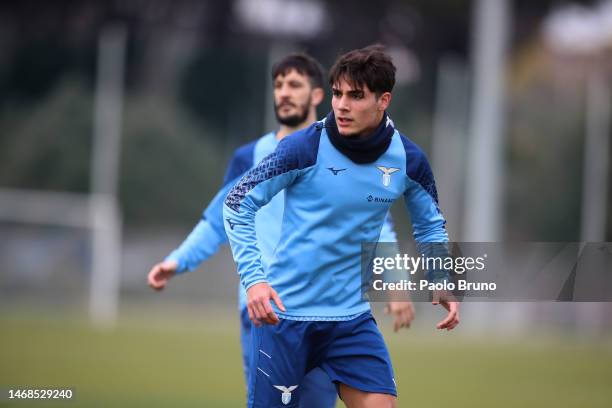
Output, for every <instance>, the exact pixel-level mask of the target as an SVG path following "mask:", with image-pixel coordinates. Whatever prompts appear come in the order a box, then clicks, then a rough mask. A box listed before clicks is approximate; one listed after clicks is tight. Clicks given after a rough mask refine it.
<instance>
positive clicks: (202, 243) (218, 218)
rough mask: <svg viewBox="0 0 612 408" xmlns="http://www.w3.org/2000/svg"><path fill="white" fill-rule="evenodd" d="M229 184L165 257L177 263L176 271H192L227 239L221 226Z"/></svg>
mask: <svg viewBox="0 0 612 408" xmlns="http://www.w3.org/2000/svg"><path fill="white" fill-rule="evenodd" d="M231 186H232V184H231V183H228V184H227V185H226V186H225V187H223V188H222V189H221V190H220V191H219V192H218V193H217V195H215V197H214V198H213V199H212V201H211V202H210V204H209V205H208V207H207V208H206V210H205V211H204V213H203V215H202V218H201V219H200V221H199V222H198V223H197V224H196V226H195V227H194V229H193V230H192V231H191V233H190V234H189V236H187V238H186V239H185V241H183V243H182V244H181V245H180V246H179V247H178V248H177V249H175V250H174V251H172V253H170V255H168V256H167V257H166V260H173V261H176V262H177V263H178V269H177V273H182V272H185V271H193V270H194V269H196V268H197V267H198V266H199V265H200V264H201V263H202V262H204V261H205V260H206V259H208V258H209V257H211V256H212V255H213V254H215V252H217V251H218V250H219V246H221V244H223V243H225V241H226V240H227V236H226V235H225V229H224V228H223V200H224V199H225V196H226V195H227V192H228V191H229V189H230V188H231Z"/></svg>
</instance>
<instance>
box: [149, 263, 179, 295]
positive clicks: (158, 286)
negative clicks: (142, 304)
mask: <svg viewBox="0 0 612 408" xmlns="http://www.w3.org/2000/svg"><path fill="white" fill-rule="evenodd" d="M177 268H178V263H177V262H176V261H163V262H160V263H158V264H157V265H155V266H154V267H153V268H151V270H150V271H149V275H148V276H147V281H148V283H149V286H150V287H152V288H153V289H155V290H162V289H163V288H165V287H166V284H167V283H168V281H169V280H170V278H171V277H173V276H174V275H176V269H177Z"/></svg>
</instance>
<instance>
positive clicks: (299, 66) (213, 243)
mask: <svg viewBox="0 0 612 408" xmlns="http://www.w3.org/2000/svg"><path fill="white" fill-rule="evenodd" d="M272 79H273V81H274V104H275V112H276V118H277V121H278V122H279V124H280V128H279V130H278V131H277V132H270V133H268V134H266V135H264V136H262V137H261V138H259V139H258V140H256V141H254V142H251V143H248V144H246V145H244V146H241V147H240V148H238V149H237V150H236V151H235V153H234V155H233V157H232V159H231V161H230V164H229V166H228V169H227V171H226V174H225V177H224V182H223V187H222V189H221V190H220V191H219V193H218V194H217V195H216V196H215V197H214V199H213V200H212V202H211V203H210V204H209V206H208V207H207V208H206V210H205V211H204V214H203V216H202V219H201V220H200V221H199V223H198V224H197V225H196V227H195V228H194V230H193V231H192V232H191V234H190V235H189V236H188V237H187V239H186V240H185V241H184V242H183V243H182V244H181V245H180V246H179V248H177V249H176V250H175V251H173V252H172V253H171V254H170V255H169V256H168V257H167V258H166V260H165V261H163V262H161V263H159V264H157V265H155V266H154V267H153V268H152V269H151V271H150V273H149V285H150V286H151V287H153V288H154V289H158V290H159V289H162V288H163V287H164V286H165V285H166V283H167V281H168V280H169V279H170V278H171V277H172V276H174V275H176V274H180V273H182V272H184V271H191V270H194V269H195V268H197V267H198V265H200V263H202V262H203V261H204V260H206V259H207V258H208V257H210V256H211V255H213V254H214V253H215V252H216V251H217V250H218V248H219V246H220V245H221V244H223V243H224V242H226V240H227V237H226V234H225V230H224V227H223V224H224V221H223V219H222V203H223V200H224V199H225V196H226V195H227V192H228V191H229V189H230V188H231V187H232V186H233V184H234V183H235V182H236V180H237V179H239V178H240V177H241V176H242V175H243V174H244V173H245V172H246V171H248V170H249V169H251V168H252V167H253V166H254V165H255V164H257V163H258V162H259V161H261V160H262V159H263V158H264V157H266V156H267V155H269V154H270V153H272V152H273V151H274V150H275V148H276V146H277V145H278V143H279V141H280V140H282V139H283V138H284V137H285V136H287V135H289V134H290V133H293V132H295V131H298V130H300V129H303V128H305V127H306V126H308V124H310V123H312V122H314V121H315V119H316V107H317V106H318V105H319V104H320V103H321V101H322V100H323V97H324V91H323V74H322V70H321V68H320V65H319V64H318V63H317V62H316V61H315V60H314V59H313V58H311V57H309V56H307V55H304V54H292V55H289V56H287V57H286V58H283V59H282V60H281V61H279V62H278V63H277V64H276V65H275V66H274V68H273V70H272ZM283 201H284V200H283V196H282V195H279V196H277V197H275V199H273V200H271V201H270V202H269V203H268V205H266V206H265V207H264V208H263V209H262V211H260V212H259V213H258V214H257V219H256V234H257V240H258V245H259V247H260V250H261V262H262V264H263V265H266V264H267V263H268V262H269V260H270V259H271V258H272V254H273V252H274V248H275V247H276V246H277V244H278V240H279V236H280V226H281V224H280V222H279V220H280V218H282V214H283V208H284V202H283ZM381 241H390V242H392V241H395V234H394V233H393V230H392V228H391V227H390V223H387V225H386V226H385V228H384V229H383V232H382V233H381ZM239 308H240V313H241V344H242V351H243V363H244V372H245V377H247V378H248V367H249V355H250V331H251V322H250V320H249V318H248V313H247V309H246V292H245V290H244V288H242V286H240V290H239ZM390 308H391V311H392V312H393V314H394V316H395V317H396V323H395V325H396V327H399V326H407V325H409V324H410V321H411V320H412V305H411V304H399V303H396V304H391V305H390ZM302 388H303V389H304V392H303V397H304V398H303V399H302V405H301V406H302V407H321V408H328V407H334V406H335V401H336V390H335V387H334V386H333V383H332V382H331V380H330V379H329V377H328V376H327V374H326V373H325V372H324V371H322V370H321V369H316V370H313V371H312V372H311V373H309V374H308V375H307V376H306V378H305V380H304V382H303V386H302Z"/></svg>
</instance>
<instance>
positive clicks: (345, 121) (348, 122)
mask: <svg viewBox="0 0 612 408" xmlns="http://www.w3.org/2000/svg"><path fill="white" fill-rule="evenodd" d="M336 122H337V124H338V126H340V127H346V126H350V125H351V123H353V119H350V118H346V117H343V116H338V117H336Z"/></svg>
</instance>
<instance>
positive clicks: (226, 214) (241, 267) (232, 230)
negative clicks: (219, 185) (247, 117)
mask: <svg viewBox="0 0 612 408" xmlns="http://www.w3.org/2000/svg"><path fill="white" fill-rule="evenodd" d="M281 145H282V144H281ZM279 147H280V149H279V148H277V149H276V151H275V152H274V153H272V154H270V155H269V156H267V157H265V158H264V159H263V160H262V161H261V162H260V163H259V164H258V165H257V167H255V168H254V169H252V170H250V171H249V172H248V173H247V174H246V175H245V176H244V177H243V178H242V179H241V180H240V181H239V182H238V183H237V184H236V185H235V186H234V188H232V190H231V191H230V192H229V194H228V196H227V198H226V200H225V204H224V205H223V218H224V220H225V221H226V223H225V232H226V233H227V236H228V238H229V242H230V246H231V248H232V252H233V255H234V260H235V261H236V264H237V266H238V274H239V275H240V282H241V284H242V286H243V287H244V288H245V289H249V288H250V287H251V286H253V285H255V284H257V283H260V282H265V281H266V276H265V273H264V270H263V266H262V262H261V251H260V249H259V247H258V246H257V235H256V232H255V214H256V213H257V211H258V210H259V209H260V208H261V207H263V206H264V205H266V204H267V203H269V202H270V200H272V198H273V197H274V196H275V195H276V194H277V193H279V192H280V191H281V190H283V189H284V188H285V187H287V186H289V185H291V184H292V183H293V182H294V180H295V179H296V177H297V176H298V174H299V173H300V170H298V169H297V168H296V166H294V165H292V163H291V162H292V160H291V159H290V158H288V157H286V155H285V151H284V149H283V148H282V147H281V146H280V145H279Z"/></svg>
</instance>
